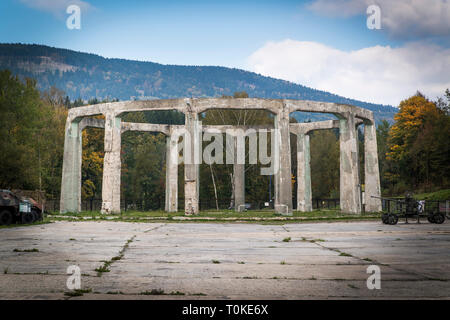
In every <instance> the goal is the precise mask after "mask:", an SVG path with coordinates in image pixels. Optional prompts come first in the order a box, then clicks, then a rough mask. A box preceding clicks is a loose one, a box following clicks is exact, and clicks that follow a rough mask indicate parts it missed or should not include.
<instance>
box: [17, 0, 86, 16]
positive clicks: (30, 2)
mask: <svg viewBox="0 0 450 320" xmlns="http://www.w3.org/2000/svg"><path fill="white" fill-rule="evenodd" d="M20 2H22V3H23V4H25V5H26V6H28V7H30V8H33V9H38V10H41V11H45V12H50V13H51V14H53V15H54V16H56V17H58V18H62V17H64V16H65V15H66V9H67V7H68V6H70V5H77V6H79V7H80V8H81V12H85V11H87V10H89V9H91V8H92V5H90V4H89V3H88V2H86V1H82V0H20Z"/></svg>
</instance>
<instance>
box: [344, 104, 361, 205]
mask: <svg viewBox="0 0 450 320" xmlns="http://www.w3.org/2000/svg"><path fill="white" fill-rule="evenodd" d="M339 141H340V207H341V211H343V212H347V213H355V214H359V213H361V192H360V191H361V188H360V187H361V186H360V182H359V161H358V132H357V129H356V123H355V116H354V115H353V114H351V113H347V114H345V115H343V116H342V117H341V118H340V119H339Z"/></svg>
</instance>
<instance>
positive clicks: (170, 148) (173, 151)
mask: <svg viewBox="0 0 450 320" xmlns="http://www.w3.org/2000/svg"><path fill="white" fill-rule="evenodd" d="M166 142H167V149H166V206H165V210H166V211H167V212H177V211H178V141H176V140H175V139H173V138H172V136H171V135H169V136H167V138H166Z"/></svg>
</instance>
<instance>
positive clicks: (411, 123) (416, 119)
mask: <svg viewBox="0 0 450 320" xmlns="http://www.w3.org/2000/svg"><path fill="white" fill-rule="evenodd" d="M394 120H395V121H396V122H395V124H394V125H393V126H392V127H391V129H390V131H389V137H388V152H387V154H386V159H387V160H388V161H389V162H391V164H392V166H391V168H390V171H389V172H387V174H386V176H385V178H387V179H391V180H393V181H392V182H393V183H402V184H404V187H405V188H406V187H417V186H420V185H425V186H430V185H440V184H442V183H445V181H444V179H443V177H445V176H447V177H448V174H449V162H450V161H449V160H450V159H449V136H450V118H449V116H447V115H446V114H445V112H443V111H442V109H440V108H438V107H437V105H436V103H434V102H432V101H429V100H428V99H426V98H425V97H424V96H423V95H422V94H421V93H420V92H418V93H417V94H416V95H414V96H412V97H410V98H408V99H406V100H403V101H402V102H401V103H400V106H399V111H398V113H397V114H396V115H395V116H394ZM447 180H448V179H447ZM399 191H400V190H399ZM401 191H403V190H401Z"/></svg>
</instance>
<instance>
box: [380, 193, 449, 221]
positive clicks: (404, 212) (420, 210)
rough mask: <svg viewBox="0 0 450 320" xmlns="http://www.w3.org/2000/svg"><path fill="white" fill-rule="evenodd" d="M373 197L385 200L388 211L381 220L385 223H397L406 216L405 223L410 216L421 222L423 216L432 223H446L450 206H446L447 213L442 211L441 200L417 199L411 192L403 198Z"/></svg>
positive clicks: (384, 206)
mask: <svg viewBox="0 0 450 320" xmlns="http://www.w3.org/2000/svg"><path fill="white" fill-rule="evenodd" d="M372 198H377V199H381V200H383V204H384V205H383V208H386V211H387V212H384V213H383V214H382V215H381V221H382V222H383V223H384V224H390V225H395V224H397V222H398V219H399V218H405V223H408V218H416V219H417V223H420V218H421V217H422V218H427V220H428V222H430V223H436V224H441V223H444V221H445V218H446V213H447V211H448V208H444V210H445V213H443V212H441V211H442V210H443V209H442V207H441V206H440V205H439V204H440V202H439V201H431V200H427V201H425V200H419V201H417V200H415V199H414V198H413V197H412V195H411V194H410V193H407V194H406V195H405V198H403V199H394V198H384V197H375V196H372ZM385 204H387V205H385ZM447 207H448V205H447Z"/></svg>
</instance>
